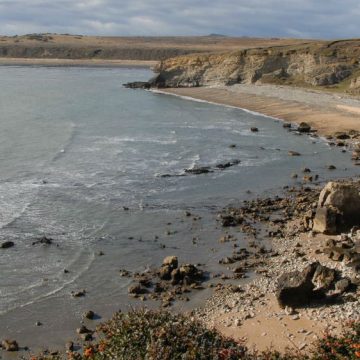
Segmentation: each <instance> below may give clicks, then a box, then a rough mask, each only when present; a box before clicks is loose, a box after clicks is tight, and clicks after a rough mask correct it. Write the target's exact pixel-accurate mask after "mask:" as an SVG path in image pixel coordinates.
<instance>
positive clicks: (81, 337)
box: [80, 333, 93, 341]
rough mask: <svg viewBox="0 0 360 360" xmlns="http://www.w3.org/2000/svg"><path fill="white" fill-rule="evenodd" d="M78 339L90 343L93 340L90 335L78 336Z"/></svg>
mask: <svg viewBox="0 0 360 360" xmlns="http://www.w3.org/2000/svg"><path fill="white" fill-rule="evenodd" d="M80 339H81V340H83V341H91V340H93V336H92V334H91V333H86V334H80Z"/></svg>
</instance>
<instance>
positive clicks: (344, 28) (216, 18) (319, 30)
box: [0, 0, 360, 38]
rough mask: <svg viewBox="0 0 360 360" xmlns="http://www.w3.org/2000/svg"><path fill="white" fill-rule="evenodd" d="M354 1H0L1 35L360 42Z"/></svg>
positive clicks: (358, 11)
mask: <svg viewBox="0 0 360 360" xmlns="http://www.w3.org/2000/svg"><path fill="white" fill-rule="evenodd" d="M359 15H360V2H359V1H358V0H343V1H341V2H340V1H338V0H302V1H299V0H287V1H285V0H222V1H219V0H217V1H215V0H191V1H190V0H167V1H165V0H162V1H160V0H126V1H125V0H47V1H45V0H0V33H2V34H9V35H14V34H16V33H17V34H23V33H29V32H57V33H82V34H97V35H206V34H209V33H223V34H226V35H240V36H241V35H246V36H279V37H307V38H350V37H359V35H360V34H359V26H358V23H359V20H358V19H359Z"/></svg>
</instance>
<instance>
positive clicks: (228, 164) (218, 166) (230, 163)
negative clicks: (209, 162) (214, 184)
mask: <svg viewBox="0 0 360 360" xmlns="http://www.w3.org/2000/svg"><path fill="white" fill-rule="evenodd" d="M240 162H241V161H240V160H233V161H228V162H226V163H221V164H217V165H216V167H217V168H218V169H220V170H225V169H227V168H229V167H231V166H235V165H238V164H240Z"/></svg>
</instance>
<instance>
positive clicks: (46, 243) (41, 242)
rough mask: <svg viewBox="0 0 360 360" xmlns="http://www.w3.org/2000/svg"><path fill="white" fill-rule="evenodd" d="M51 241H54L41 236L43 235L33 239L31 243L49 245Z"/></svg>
mask: <svg viewBox="0 0 360 360" xmlns="http://www.w3.org/2000/svg"><path fill="white" fill-rule="evenodd" d="M53 241H54V240H53V239H51V238H48V237H46V236H43V237H41V238H39V239H37V240H36V241H34V242H33V243H32V245H37V244H42V245H51V244H52V243H53Z"/></svg>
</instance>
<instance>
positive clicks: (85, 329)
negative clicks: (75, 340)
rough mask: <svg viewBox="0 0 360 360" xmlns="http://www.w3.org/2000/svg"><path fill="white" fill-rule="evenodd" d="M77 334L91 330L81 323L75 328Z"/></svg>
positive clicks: (91, 332)
mask: <svg viewBox="0 0 360 360" xmlns="http://www.w3.org/2000/svg"><path fill="white" fill-rule="evenodd" d="M76 333H77V334H93V331H92V330H90V329H88V328H87V327H86V326H85V325H81V326H80V327H79V328H77V329H76Z"/></svg>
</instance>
